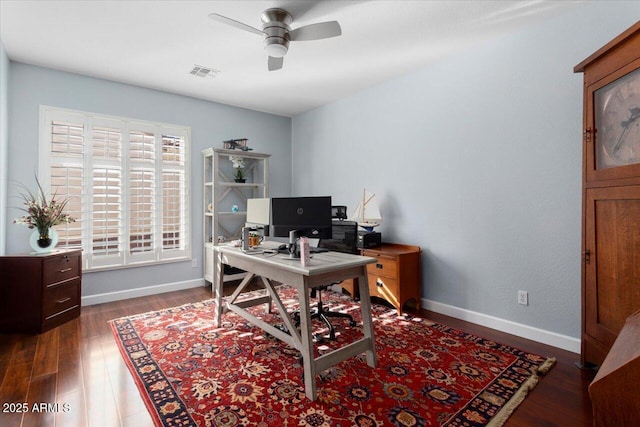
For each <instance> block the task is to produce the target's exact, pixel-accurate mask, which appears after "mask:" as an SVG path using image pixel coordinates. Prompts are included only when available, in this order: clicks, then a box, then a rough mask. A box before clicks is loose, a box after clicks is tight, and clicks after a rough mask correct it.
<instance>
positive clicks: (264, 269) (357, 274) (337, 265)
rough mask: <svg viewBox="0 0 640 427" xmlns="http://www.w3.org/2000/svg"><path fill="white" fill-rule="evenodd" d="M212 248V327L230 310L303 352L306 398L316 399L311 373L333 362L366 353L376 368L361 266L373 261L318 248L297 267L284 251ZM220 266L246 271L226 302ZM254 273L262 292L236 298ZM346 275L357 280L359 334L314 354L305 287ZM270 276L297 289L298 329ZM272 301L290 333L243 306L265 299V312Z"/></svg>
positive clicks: (256, 303)
mask: <svg viewBox="0 0 640 427" xmlns="http://www.w3.org/2000/svg"><path fill="white" fill-rule="evenodd" d="M265 243H266V242H265ZM265 246H266V245H265ZM213 249H214V251H215V257H214V272H215V277H214V279H213V297H214V301H215V313H214V314H215V322H216V324H217V326H220V325H221V320H222V314H223V313H224V312H226V311H228V310H230V311H233V312H234V313H237V314H238V315H240V316H242V317H243V318H245V319H246V320H247V321H249V322H251V323H253V324H254V325H256V326H258V327H260V328H261V329H262V330H264V331H265V332H268V333H269V334H271V335H273V336H274V337H276V338H278V339H280V340H281V341H284V342H285V343H287V344H289V345H290V346H291V347H294V348H295V349H297V350H299V351H300V353H301V354H302V360H303V367H304V389H305V394H306V396H307V397H308V398H309V399H311V400H316V398H317V390H316V374H318V373H320V372H322V371H323V370H325V369H327V368H329V367H331V366H334V365H337V364H338V363H340V362H342V361H343V360H346V359H348V358H350V357H354V356H357V355H359V354H361V353H365V355H366V359H367V365H369V366H371V367H373V368H375V367H376V364H377V358H376V351H375V340H374V336H373V323H372V320H371V299H370V298H369V285H368V283H367V267H366V266H367V264H370V263H373V262H376V259H375V258H371V257H363V256H360V255H352V254H345V253H340V252H323V253H317V254H313V258H311V264H310V266H308V267H302V265H301V263H300V260H299V259H298V260H291V259H286V255H282V254H276V255H273V254H264V255H263V254H246V253H244V252H242V250H241V249H240V248H238V247H232V246H214V248H213ZM224 264H227V265H231V266H233V267H237V268H240V269H242V270H245V271H246V272H247V273H248V274H247V275H246V276H245V278H244V280H243V281H242V282H241V283H240V284H239V285H238V287H237V288H236V289H235V291H234V293H233V294H232V295H231V297H229V298H228V300H227V301H226V302H225V301H224V300H223V298H222V286H223V283H224V282H223V275H224ZM256 276H259V277H260V278H261V279H262V282H263V284H264V286H265V288H266V289H267V295H265V296H261V297H257V298H253V299H250V300H244V301H236V300H237V299H238V296H239V295H240V293H242V291H243V290H244V288H245V287H246V286H247V285H248V284H249V283H250V282H251V281H252V280H253V278H254V277H256ZM351 278H355V279H357V282H358V284H359V290H360V309H361V311H362V326H363V332H364V337H363V338H361V339H359V340H356V341H354V342H352V343H349V344H346V345H344V346H342V347H340V348H339V349H336V350H333V351H332V352H330V353H327V354H324V355H322V356H320V357H318V358H314V354H313V339H312V330H311V314H310V310H309V292H308V290H309V289H311V288H313V287H317V286H321V285H328V284H331V283H334V282H339V281H341V280H345V279H351ZM272 280H273V281H276V282H280V283H283V284H286V285H290V286H292V287H294V288H295V289H297V291H298V295H299V299H300V332H298V330H297V329H296V327H295V326H294V324H293V321H292V320H291V318H290V316H289V314H288V313H287V311H286V309H285V307H284V305H283V303H282V301H281V300H280V298H279V297H278V294H277V293H276V290H275V288H274V286H273V284H272V283H271V281H272ZM223 302H224V305H223ZM272 302H273V303H274V304H275V306H276V308H277V310H278V313H279V315H280V317H281V319H282V321H283V322H284V324H285V326H286V328H287V329H288V330H289V332H290V333H286V332H283V331H282V330H280V329H278V328H276V327H275V326H273V325H271V324H268V323H267V322H265V321H264V320H262V319H259V318H257V317H256V316H254V315H253V314H251V313H249V312H248V311H246V310H244V308H246V307H253V306H256V305H259V304H265V303H266V304H267V309H268V310H270V308H271V303H272Z"/></svg>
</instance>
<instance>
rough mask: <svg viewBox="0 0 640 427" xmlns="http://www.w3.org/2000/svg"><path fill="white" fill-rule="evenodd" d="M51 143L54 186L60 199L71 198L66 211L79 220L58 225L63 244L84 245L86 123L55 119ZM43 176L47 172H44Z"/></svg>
mask: <svg viewBox="0 0 640 427" xmlns="http://www.w3.org/2000/svg"><path fill="white" fill-rule="evenodd" d="M48 131H49V135H48V136H49V138H50V141H51V143H50V144H49V145H48V148H49V149H48V150H47V151H48V153H47V154H48V157H49V161H50V167H49V170H50V176H49V180H50V187H51V189H52V190H53V191H52V193H51V194H55V195H56V198H57V199H58V200H65V199H66V200H68V202H67V206H66V209H65V212H66V213H68V214H69V215H71V216H72V217H74V218H76V222H71V223H68V224H60V225H58V226H56V227H55V229H56V231H57V232H58V235H59V239H60V240H59V242H58V245H59V246H64V247H69V248H78V247H81V246H82V227H83V218H84V214H83V203H84V198H85V193H84V185H83V176H84V161H83V157H84V125H83V124H82V123H81V122H80V120H78V121H77V122H69V121H61V120H60V121H59V120H52V121H51V125H50V126H49V128H48ZM40 176H41V178H42V177H45V178H44V180H45V181H46V176H47V175H46V174H45V175H43V174H40Z"/></svg>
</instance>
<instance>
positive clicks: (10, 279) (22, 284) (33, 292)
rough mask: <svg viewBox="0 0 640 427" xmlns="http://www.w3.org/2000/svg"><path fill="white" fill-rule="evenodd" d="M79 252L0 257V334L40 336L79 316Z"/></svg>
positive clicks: (80, 262)
mask: <svg viewBox="0 0 640 427" xmlns="http://www.w3.org/2000/svg"><path fill="white" fill-rule="evenodd" d="M81 286H82V251H81V250H60V251H55V252H49V253H45V254H32V255H29V254H27V255H15V256H3V257H0V333H18V332H23V333H41V332H44V331H47V330H49V329H52V328H54V327H56V326H59V325H61V324H63V323H65V322H67V321H69V320H71V319H74V318H76V317H78V316H80V294H81Z"/></svg>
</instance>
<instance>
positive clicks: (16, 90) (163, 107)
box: [4, 62, 291, 296]
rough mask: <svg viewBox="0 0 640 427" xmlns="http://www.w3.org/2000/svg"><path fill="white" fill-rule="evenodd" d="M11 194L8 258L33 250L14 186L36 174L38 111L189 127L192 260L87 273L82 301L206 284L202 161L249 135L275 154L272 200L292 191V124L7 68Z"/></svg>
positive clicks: (68, 77)
mask: <svg viewBox="0 0 640 427" xmlns="http://www.w3.org/2000/svg"><path fill="white" fill-rule="evenodd" d="M10 68H11V74H10V80H9V82H10V83H9V87H10V90H11V96H10V98H9V110H10V115H11V126H10V129H9V140H10V141H11V144H10V145H9V153H8V154H9V168H8V174H9V197H8V205H9V208H8V219H7V220H5V222H4V224H5V225H6V229H7V253H20V252H27V251H29V246H28V237H29V234H30V230H29V229H27V228H26V227H24V226H18V225H9V224H10V223H11V219H12V218H14V217H17V216H18V215H19V214H20V211H18V210H17V209H16V208H17V207H18V206H19V205H20V199H19V195H18V194H19V190H20V189H19V188H18V186H17V183H24V184H27V185H30V186H32V185H35V182H34V173H35V172H36V171H37V169H38V125H39V111H38V110H39V106H40V105H50V106H55V107H62V108H70V109H76V110H82V111H89V112H95V113H101V114H109V115H115V116H123V117H131V118H137V119H144V120H151V121H158V122H164V123H173V124H179V125H186V126H190V127H191V161H192V163H191V183H192V192H191V200H192V215H191V224H192V233H193V235H192V237H193V238H192V243H193V252H192V254H193V257H194V258H197V259H198V267H197V268H192V267H191V263H190V262H181V263H172V264H164V265H158V266H152V267H136V268H128V269H121V270H111V271H104V272H94V273H87V274H85V275H84V277H83V286H82V293H83V296H89V295H97V294H102V293H108V292H114V291H122V290H128V289H136V288H143V287H147V286H153V285H159V284H168V283H176V282H184V281H191V280H197V279H200V280H201V279H202V276H203V274H202V265H203V262H202V255H203V253H202V252H203V237H202V224H203V220H202V212H203V210H202V209H203V208H202V205H203V201H202V156H201V150H203V149H204V148H207V147H211V146H213V147H222V142H221V141H222V140H225V139H230V138H240V137H246V138H248V139H249V146H251V147H252V148H254V149H255V151H257V152H264V153H270V154H272V161H271V163H270V166H271V171H270V183H271V184H272V188H273V189H274V191H273V195H274V196H278V195H280V196H282V195H285V196H286V195H289V194H290V191H291V167H290V165H291V119H290V118H287V117H281V116H276V115H271V114H265V113H260V112H255V111H250V110H245V109H241V108H236V107H230V106H226V105H222V104H216V103H212V102H207V101H201V100H197V99H194V98H188V97H184V96H178V95H174V94H169V93H164V92H159V91H154V90H149V89H143V88H139V87H135V86H129V85H124V84H119V83H114V82H110V81H105V80H100V79H94V78H90V77H85V76H80V75H76V74H70V73H65V72H60V71H54V70H50V69H45V68H40V67H35V66H31V65H25V64H22V63H16V62H11V63H10Z"/></svg>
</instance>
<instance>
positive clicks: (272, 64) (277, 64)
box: [267, 56, 284, 71]
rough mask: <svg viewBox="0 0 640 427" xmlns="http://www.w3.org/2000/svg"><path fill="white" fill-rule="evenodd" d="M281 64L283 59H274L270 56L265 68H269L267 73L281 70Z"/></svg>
mask: <svg viewBox="0 0 640 427" xmlns="http://www.w3.org/2000/svg"><path fill="white" fill-rule="evenodd" d="M283 63H284V57H281V58H274V57H273V56H270V57H269V62H268V63H267V66H268V67H269V71H276V70H279V69H281V68H282V64H283Z"/></svg>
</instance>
